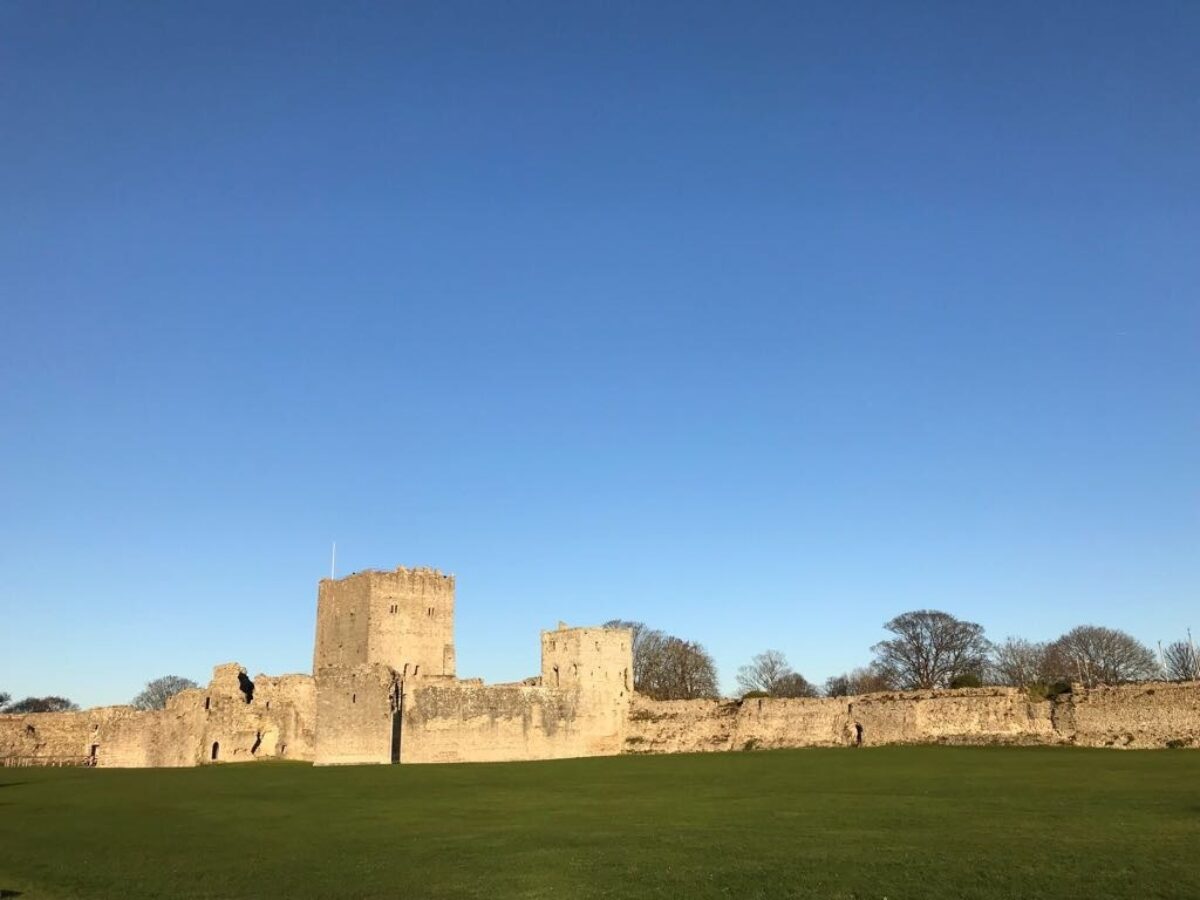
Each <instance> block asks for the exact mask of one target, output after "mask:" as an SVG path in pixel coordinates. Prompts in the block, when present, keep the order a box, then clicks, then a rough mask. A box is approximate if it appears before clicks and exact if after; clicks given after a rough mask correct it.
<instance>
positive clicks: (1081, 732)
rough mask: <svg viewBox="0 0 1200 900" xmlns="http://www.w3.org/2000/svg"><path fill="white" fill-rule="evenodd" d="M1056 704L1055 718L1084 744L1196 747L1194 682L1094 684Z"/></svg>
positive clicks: (1198, 708) (1199, 715)
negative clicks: (1068, 701)
mask: <svg viewBox="0 0 1200 900" xmlns="http://www.w3.org/2000/svg"><path fill="white" fill-rule="evenodd" d="M1071 696H1072V698H1073V699H1072V701H1071V702H1070V703H1069V704H1059V705H1058V706H1057V707H1056V710H1055V720H1056V724H1057V725H1058V727H1059V729H1060V730H1061V731H1062V732H1063V733H1069V734H1071V735H1072V736H1073V742H1074V743H1076V744H1079V745H1081V746H1085V747H1130V748H1134V749H1137V748H1147V747H1166V746H1176V747H1195V748H1200V682H1198V681H1192V682H1187V683H1182V684H1173V683H1165V684H1164V683H1155V684H1131V685H1124V686H1121V687H1098V688H1092V689H1091V690H1087V691H1083V692H1082V693H1079V694H1073V695H1071Z"/></svg>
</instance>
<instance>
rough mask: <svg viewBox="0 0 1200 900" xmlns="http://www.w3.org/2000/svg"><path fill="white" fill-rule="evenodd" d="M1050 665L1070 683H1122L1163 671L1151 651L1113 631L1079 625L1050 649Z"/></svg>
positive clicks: (1155, 675) (1130, 636)
mask: <svg viewBox="0 0 1200 900" xmlns="http://www.w3.org/2000/svg"><path fill="white" fill-rule="evenodd" d="M1047 653H1048V654H1049V657H1050V658H1049V662H1048V663H1047V665H1048V666H1049V667H1050V668H1051V669H1053V670H1055V671H1056V672H1057V673H1058V674H1059V677H1061V678H1062V679H1063V680H1067V681H1079V682H1082V683H1083V684H1085V685H1088V686H1089V687H1090V686H1093V685H1097V684H1121V683H1122V682H1127V681H1145V680H1147V679H1150V678H1158V677H1160V676H1161V674H1162V670H1161V669H1160V668H1159V666H1158V661H1157V660H1156V659H1155V658H1154V653H1153V652H1151V650H1150V648H1149V647H1147V646H1145V645H1144V644H1142V643H1140V642H1139V641H1138V640H1137V639H1136V638H1135V637H1133V636H1132V635H1130V634H1126V633H1125V632H1124V631H1117V630H1116V629H1114V628H1103V627H1101V626H1099V625H1080V626H1079V627H1078V628H1072V629H1071V630H1070V631H1068V632H1067V633H1066V634H1064V635H1063V636H1062V637H1060V638H1059V639H1058V640H1057V641H1055V642H1054V643H1052V644H1050V645H1049V647H1048V648H1047Z"/></svg>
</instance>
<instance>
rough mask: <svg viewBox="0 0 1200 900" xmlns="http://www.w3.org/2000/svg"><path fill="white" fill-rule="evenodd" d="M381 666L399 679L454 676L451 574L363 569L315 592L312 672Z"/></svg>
mask: <svg viewBox="0 0 1200 900" xmlns="http://www.w3.org/2000/svg"><path fill="white" fill-rule="evenodd" d="M376 663H381V664H383V665H386V666H390V667H391V668H393V669H395V670H396V672H397V673H398V674H400V675H401V676H403V677H407V676H412V675H449V676H453V675H454V576H453V575H443V574H442V573H441V572H439V571H437V570H436V569H406V568H404V567H400V568H398V569H396V570H395V571H393V572H379V571H375V570H368V571H365V572H356V573H354V574H353V575H350V576H348V577H346V578H341V579H338V580H336V581H334V580H332V579H329V578H326V579H322V581H321V583H320V586H319V587H318V589H317V639H316V644H315V647H314V650H313V674H315V675H320V674H321V673H322V672H325V671H328V670H330V669H345V668H349V667H352V666H361V665H368V664H376Z"/></svg>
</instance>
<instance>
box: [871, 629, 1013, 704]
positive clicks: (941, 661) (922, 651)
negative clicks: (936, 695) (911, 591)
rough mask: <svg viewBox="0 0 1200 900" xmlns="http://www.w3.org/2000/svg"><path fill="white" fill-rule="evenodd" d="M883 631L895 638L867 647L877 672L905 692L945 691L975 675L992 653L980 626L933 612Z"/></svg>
mask: <svg viewBox="0 0 1200 900" xmlns="http://www.w3.org/2000/svg"><path fill="white" fill-rule="evenodd" d="M883 627H884V628H885V629H887V630H888V631H890V632H892V634H894V635H895V637H894V638H892V639H890V640H886V641H880V642H879V643H878V644H876V645H875V646H874V647H872V648H871V650H872V651H873V652H874V653H875V667H876V669H877V670H878V671H879V673H880V674H881V675H883V676H884V677H885V678H887V679H888V681H889V682H890V683H892V684H895V685H896V686H897V687H900V688H904V689H907V690H913V689H927V688H935V687H946V686H947V685H948V684H949V683H950V682H951V681H952V680H953V679H954V678H956V677H958V676H961V675H967V674H971V673H974V674H978V673H980V672H982V671H983V668H984V665H985V663H986V662H987V655H988V651H989V649H990V648H991V645H990V644H989V643H988V640H987V638H985V637H984V636H983V626H982V625H977V624H975V623H974V622H964V621H962V620H961V619H956V618H955V617H954V616H952V615H950V614H949V613H944V612H938V611H937V610H932V609H920V610H916V611H914V612H907V613H904V614H903V615H899V616H896V618H894V619H892V620H891V621H890V622H887V623H886V624H885V625H884V626H883Z"/></svg>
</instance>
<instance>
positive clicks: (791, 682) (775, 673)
mask: <svg viewBox="0 0 1200 900" xmlns="http://www.w3.org/2000/svg"><path fill="white" fill-rule="evenodd" d="M737 683H738V690H739V692H740V693H741V694H742V695H743V696H745V695H747V694H754V695H762V694H766V695H767V696H770V697H816V696H817V689H816V688H815V687H813V686H812V685H811V684H809V683H808V681H807V680H806V679H805V678H804V676H803V675H801V674H800V673H799V672H795V671H793V670H792V667H791V666H790V665H789V664H788V661H787V657H786V656H784V655H783V654H782V653H780V652H779V651H778V650H764V651H763V652H762V653H759V654H758V655H757V656H755V657H754V658H753V659H752V660H750V663H749V664H748V665H745V666H742V667H741V668H740V669H738V675H737Z"/></svg>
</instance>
